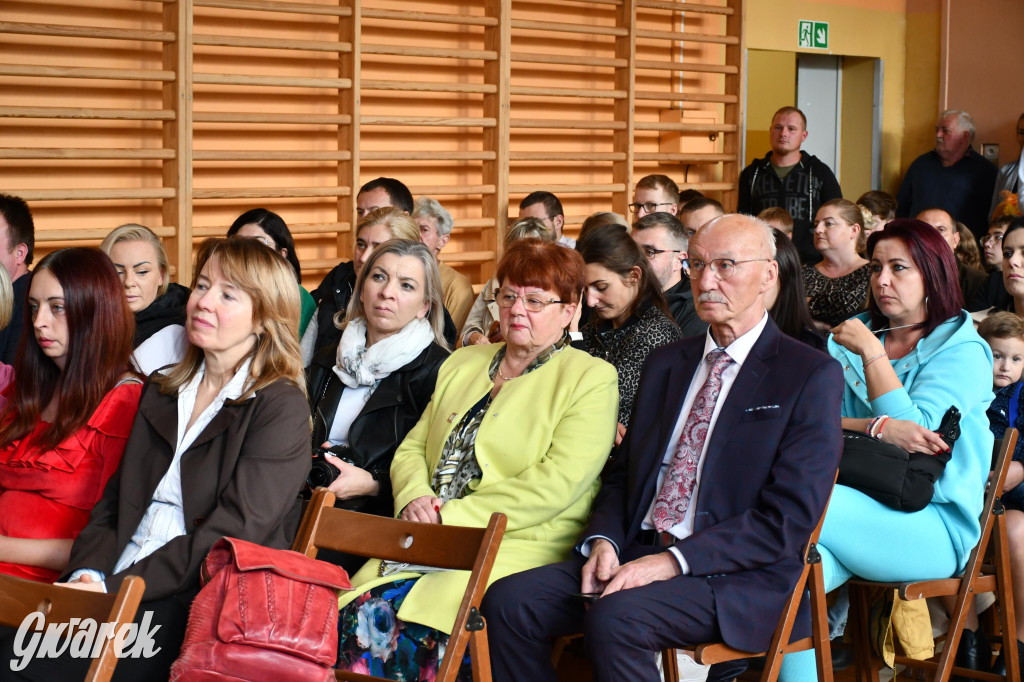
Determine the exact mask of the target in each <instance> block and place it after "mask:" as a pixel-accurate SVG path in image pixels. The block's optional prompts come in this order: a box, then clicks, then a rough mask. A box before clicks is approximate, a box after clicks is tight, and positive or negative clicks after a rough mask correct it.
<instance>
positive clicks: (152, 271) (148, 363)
mask: <svg viewBox="0 0 1024 682" xmlns="http://www.w3.org/2000/svg"><path fill="white" fill-rule="evenodd" d="M100 249H101V250H102V251H103V252H104V253H105V254H107V256H109V257H110V260H111V261H112V262H113V263H114V269H115V270H117V274H118V276H119V277H120V278H121V283H122V284H123V286H124V293H125V296H126V297H127V299H128V307H129V308H131V311H132V313H133V314H134V315H135V337H134V340H133V341H132V347H133V348H134V351H133V353H132V363H133V364H134V365H135V368H136V369H138V370H139V372H141V373H142V375H143V376H149V375H150V374H152V373H153V372H154V371H156V370H158V369H160V368H161V367H165V366H167V365H173V364H175V363H177V362H179V361H180V360H181V359H182V358H183V357H184V356H185V348H186V347H187V346H188V340H187V339H186V338H185V302H186V301H188V294H189V291H188V289H186V288H185V287H183V286H181V285H180V284H177V283H172V282H171V268H170V264H169V262H168V260H167V252H166V251H165V250H164V244H163V242H162V241H160V237H157V236H156V235H155V234H154V233H153V231H152V230H150V229H149V228H148V227H145V226H144V225H137V224H135V223H128V224H126V225H121V226H120V227H117V228H114V230H112V231H111V232H110V234H108V235H107V236H106V238H105V239H104V240H103V243H102V244H100Z"/></svg>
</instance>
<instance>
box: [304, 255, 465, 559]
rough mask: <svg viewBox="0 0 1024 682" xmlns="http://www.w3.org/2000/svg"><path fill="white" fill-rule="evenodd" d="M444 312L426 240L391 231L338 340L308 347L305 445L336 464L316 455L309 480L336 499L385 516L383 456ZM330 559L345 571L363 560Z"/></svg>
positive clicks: (421, 388)
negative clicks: (309, 436) (315, 349)
mask: <svg viewBox="0 0 1024 682" xmlns="http://www.w3.org/2000/svg"><path fill="white" fill-rule="evenodd" d="M443 311H444V305H443V303H442V302H441V283H440V276H439V274H438V272H437V261H436V260H434V256H433V254H432V253H431V252H430V251H429V250H428V248H427V247H426V246H425V245H423V244H420V243H418V242H412V241H409V240H404V239H394V240H391V241H387V242H384V243H383V244H381V245H380V246H379V247H378V248H376V249H374V252H373V254H372V255H371V256H370V258H369V260H368V261H367V262H366V265H365V266H364V267H363V269H362V271H361V272H360V275H359V278H358V279H357V280H356V288H355V292H354V295H353V296H352V300H350V301H349V304H348V310H347V311H346V314H345V321H344V324H343V331H342V335H341V340H340V342H339V343H338V344H336V345H335V346H334V347H328V348H324V349H323V350H321V351H320V352H319V353H317V354H316V356H315V357H314V358H313V362H312V363H311V364H310V366H309V368H308V370H307V372H306V380H307V391H308V393H309V401H310V407H311V408H312V417H313V440H312V449H313V451H314V452H316V451H317V450H320V449H322V451H323V452H324V453H325V455H324V459H325V461H326V462H327V463H328V464H330V465H331V466H332V467H334V469H335V471H331V470H330V469H329V468H325V467H323V466H322V464H321V463H319V462H318V463H317V465H316V468H315V469H314V473H315V474H316V475H315V476H314V474H312V473H311V475H310V481H309V483H310V486H311V487H313V488H315V487H318V486H324V487H327V488H328V489H329V490H330V491H331V492H333V493H334V494H335V496H336V497H337V500H338V502H337V504H336V506H339V507H343V508H348V509H355V510H358V511H362V512H366V513H368V514H378V515H381V516H388V517H391V516H394V508H393V500H392V492H391V477H390V471H391V460H392V457H393V456H394V454H395V449H396V448H398V445H399V443H401V442H402V439H403V438H405V436H406V434H407V433H409V431H410V430H411V429H412V427H413V426H415V425H416V422H417V421H418V420H419V418H420V415H421V414H423V410H424V409H425V408H426V406H427V403H428V402H430V397H431V395H432V394H433V393H434V382H435V381H436V380H437V371H438V368H439V367H440V366H441V363H442V362H444V361H445V359H446V358H447V357H448V352H449V349H448V346H447V343H446V342H445V340H444V336H443V328H444V312H443ZM316 472H320V473H316ZM332 477H333V478H332ZM320 558H324V557H320ZM337 563H341V565H342V566H344V567H345V568H346V569H347V570H349V571H350V572H353V571H354V570H355V569H357V568H358V567H359V566H360V565H362V562H361V561H360V562H358V563H356V562H354V561H353V560H348V559H347V560H346V561H339V562H337Z"/></svg>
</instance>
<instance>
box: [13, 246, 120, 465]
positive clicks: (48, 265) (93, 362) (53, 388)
mask: <svg viewBox="0 0 1024 682" xmlns="http://www.w3.org/2000/svg"><path fill="white" fill-rule="evenodd" d="M43 270H49V271H50V274H52V275H53V276H54V277H55V278H56V279H57V281H58V282H59V283H60V285H61V287H62V288H63V289H64V310H65V315H66V318H67V325H68V345H67V357H66V358H65V362H64V371H63V372H61V370H60V368H59V367H57V365H56V364H55V363H54V362H53V360H51V359H50V358H49V357H47V356H46V355H45V354H44V353H43V351H42V349H41V348H40V347H39V344H38V343H36V341H35V338H34V336H33V331H32V314H31V311H30V309H29V306H28V305H26V306H25V326H24V329H23V331H22V336H21V345H20V346H19V348H18V355H17V358H16V359H15V362H14V368H15V371H14V375H15V382H14V395H13V396H12V398H11V408H10V410H9V413H8V419H7V420H5V423H4V425H3V426H2V427H0V444H6V443H10V442H11V441H14V440H17V439H19V438H22V437H24V436H25V435H27V434H29V433H31V432H32V430H33V429H34V428H35V427H36V424H37V423H38V422H39V418H40V414H41V413H42V410H43V409H44V408H45V407H46V406H47V405H48V404H49V403H50V401H51V400H52V399H53V398H54V396H56V397H57V405H58V409H57V414H56V417H55V418H54V420H53V423H52V424H50V426H49V427H48V428H47V429H46V430H45V431H43V432H42V433H41V434H40V435H39V437H38V441H37V446H38V447H39V448H41V449H47V450H48V449H52V448H54V447H56V446H57V444H58V443H60V442H61V441H62V440H64V439H65V438H67V437H68V436H69V435H71V434H72V433H73V432H74V431H75V430H77V429H79V428H81V427H82V425H84V424H85V423H86V422H87V421H88V420H89V417H91V416H92V413H93V412H95V411H96V408H97V407H98V406H99V404H100V401H101V400H103V397H104V396H105V395H106V394H107V393H108V392H109V391H110V389H112V388H113V387H114V386H115V385H116V384H117V382H118V381H120V380H121V378H122V377H123V376H124V375H125V373H134V370H133V369H132V366H131V355H132V343H133V339H134V337H135V317H134V316H133V315H132V311H131V309H130V308H129V307H128V300H127V299H126V298H125V295H124V285H122V284H121V279H120V278H119V277H118V276H117V272H116V271H115V270H114V265H113V263H111V262H110V259H109V258H108V257H107V255H106V254H105V253H103V252H102V251H100V250H99V249H94V248H86V247H75V248H69V249H60V250H59V251H54V252H53V253H51V254H49V255H47V256H46V257H45V258H43V259H42V260H41V261H39V265H37V266H36V268H35V272H36V273H38V272H41V271H43Z"/></svg>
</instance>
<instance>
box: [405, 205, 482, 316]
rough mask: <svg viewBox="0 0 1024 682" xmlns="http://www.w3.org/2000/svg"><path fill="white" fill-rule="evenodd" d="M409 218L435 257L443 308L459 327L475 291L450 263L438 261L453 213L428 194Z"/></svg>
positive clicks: (450, 227) (450, 234) (447, 236)
mask: <svg viewBox="0 0 1024 682" xmlns="http://www.w3.org/2000/svg"><path fill="white" fill-rule="evenodd" d="M412 219H413V221H415V222H416V225H417V226H418V227H419V228H420V241H421V242H423V243H424V244H425V245H426V247H427V248H428V249H430V252H431V253H432V254H434V259H435V260H437V267H438V270H439V271H440V272H441V289H442V290H443V293H444V307H445V309H447V310H448V313H449V314H450V315H451V316H452V321H453V322H454V323H455V327H456V328H457V329H459V330H461V329H462V326H463V325H464V324H466V317H468V316H469V310H470V308H472V307H473V301H475V300H476V294H474V293H473V284H472V283H471V282H470V281H469V278H468V277H466V276H465V275H463V274H462V273H461V272H458V271H457V270H456V269H455V268H453V267H452V266H450V265H448V264H446V263H442V262H441V258H440V255H441V249H443V248H444V247H445V246H447V245H448V240H449V239H451V237H452V226H453V225H454V221H453V220H452V214H451V213H449V212H448V211H447V210H445V207H444V206H442V205H441V204H440V202H438V201H437V199H431V198H430V197H420V198H419V199H417V200H416V205H415V207H414V208H413V211H412Z"/></svg>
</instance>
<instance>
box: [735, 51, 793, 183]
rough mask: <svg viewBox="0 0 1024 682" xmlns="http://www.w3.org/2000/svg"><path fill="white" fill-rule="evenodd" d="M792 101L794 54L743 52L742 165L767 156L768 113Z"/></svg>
mask: <svg viewBox="0 0 1024 682" xmlns="http://www.w3.org/2000/svg"><path fill="white" fill-rule="evenodd" d="M794 102H796V53H795V52H772V51H769V50H748V51H747V135H746V149H745V150H744V157H745V158H744V164H743V165H744V166H746V165H748V164H749V163H750V162H751V161H753V160H754V159H756V158H759V157H762V156H764V155H765V154H767V153H768V149H769V148H770V144H769V139H768V127H769V126H770V125H771V123H772V114H774V113H775V112H776V111H778V110H779V109H780V108H782V107H785V106H792V104H793V103H794Z"/></svg>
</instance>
